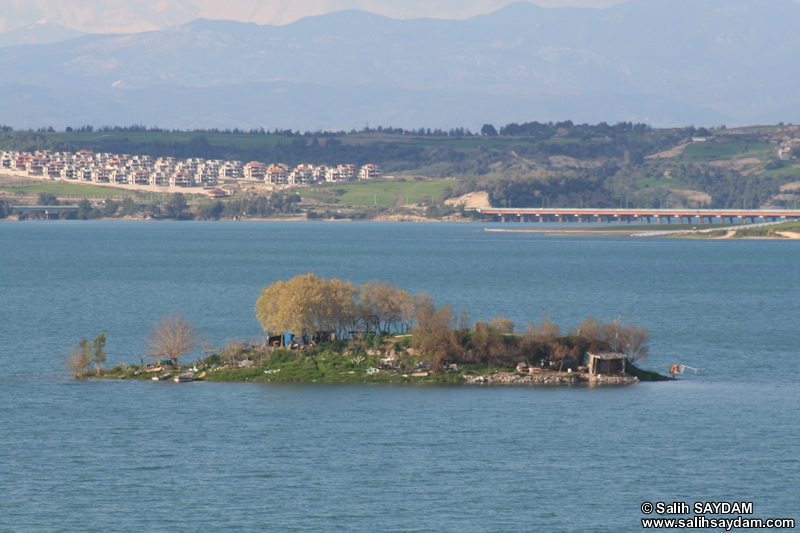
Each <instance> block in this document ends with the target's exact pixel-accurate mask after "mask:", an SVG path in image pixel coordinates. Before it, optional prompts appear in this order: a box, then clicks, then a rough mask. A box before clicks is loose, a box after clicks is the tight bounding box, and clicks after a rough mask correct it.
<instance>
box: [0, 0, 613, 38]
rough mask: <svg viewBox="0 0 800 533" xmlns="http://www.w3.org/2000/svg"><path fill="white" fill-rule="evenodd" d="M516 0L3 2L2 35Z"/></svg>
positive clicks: (587, 2)
mask: <svg viewBox="0 0 800 533" xmlns="http://www.w3.org/2000/svg"><path fill="white" fill-rule="evenodd" d="M513 1H514V0H0V32H4V31H8V30H12V29H14V28H18V27H21V26H26V25H29V24H33V23H34V22H40V21H45V20H46V21H48V22H54V23H57V24H61V25H62V26H66V27H68V28H72V29H76V30H81V31H85V32H90V33H128V32H138V31H148V30H155V29H159V28H166V27H169V26H176V25H180V24H185V23H186V22H189V21H191V20H194V19H196V18H200V17H203V18H209V19H228V20H238V21H242V22H255V23H257V24H287V23H289V22H293V21H295V20H297V19H299V18H302V17H306V16H310V15H321V14H324V13H330V12H333V11H341V10H343V9H363V10H365V11H371V12H373V13H379V14H382V15H386V16H389V17H392V18H416V17H435V18H457V19H463V18H467V17H471V16H473V15H478V14H482V13H489V12H491V11H494V10H496V9H499V8H501V7H503V6H505V5H507V4H510V3H512V2H513ZM624 1H626V0H535V1H533V3H535V4H538V5H541V6H545V7H566V6H573V7H593V8H603V7H608V6H611V5H614V4H619V3H622V2H624Z"/></svg>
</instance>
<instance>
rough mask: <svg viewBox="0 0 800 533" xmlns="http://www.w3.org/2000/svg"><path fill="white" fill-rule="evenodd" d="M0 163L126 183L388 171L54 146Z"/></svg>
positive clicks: (301, 179) (337, 176)
mask: <svg viewBox="0 0 800 533" xmlns="http://www.w3.org/2000/svg"><path fill="white" fill-rule="evenodd" d="M0 169H7V170H14V171H21V172H26V173H27V175H28V176H36V177H49V178H53V179H66V180H77V181H85V182H93V183H113V184H120V185H158V186H171V187H206V186H211V185H216V184H217V183H219V181H220V180H229V179H236V180H239V179H241V180H251V181H262V182H264V183H267V184H273V185H307V184H310V183H317V182H339V181H353V180H355V179H361V180H368V179H375V178H380V177H382V176H383V170H382V169H381V167H379V166H378V165H374V164H371V163H370V164H367V165H364V166H362V167H361V168H360V169H357V168H356V166H355V165H338V166H331V167H328V166H326V165H319V166H313V165H306V164H303V165H298V166H297V167H295V168H290V167H289V166H288V165H284V164H281V163H279V164H272V165H266V164H265V163H262V162H261V161H250V162H249V163H242V162H241V161H224V160H220V159H200V158H191V159H186V160H180V161H179V160H177V159H176V158H174V157H159V158H152V157H150V156H146V155H126V154H109V153H94V152H91V151H89V150H81V151H80V152H78V153H71V152H51V151H47V150H40V151H37V152H34V153H30V152H0Z"/></svg>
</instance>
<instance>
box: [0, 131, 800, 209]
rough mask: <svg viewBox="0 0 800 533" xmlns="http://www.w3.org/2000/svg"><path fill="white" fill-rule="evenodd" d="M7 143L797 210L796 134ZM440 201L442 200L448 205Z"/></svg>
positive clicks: (157, 135)
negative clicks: (358, 168)
mask: <svg viewBox="0 0 800 533" xmlns="http://www.w3.org/2000/svg"><path fill="white" fill-rule="evenodd" d="M4 129H5V130H6V131H3V132H2V133H0V150H17V151H35V150H41V149H48V150H54V151H71V152H74V151H78V150H83V149H87V150H92V151H95V152H110V153H126V154H141V155H145V154H146V155H150V156H153V157H164V156H172V157H177V158H189V157H200V158H205V159H227V160H239V161H244V162H248V161H253V160H255V161H262V162H265V163H267V164H270V163H286V164H288V165H292V166H294V165H298V164H301V163H310V164H314V165H319V164H325V165H336V164H340V163H353V164H356V165H364V164H366V163H376V164H378V165H381V166H382V167H383V168H384V171H385V174H387V175H389V176H394V177H397V178H410V177H416V178H420V177H422V178H426V179H437V178H454V180H453V181H452V182H451V186H450V187H449V188H448V189H447V191H446V193H445V196H458V195H461V194H465V193H468V192H472V191H478V190H483V191H487V192H488V193H489V197H490V201H491V203H492V205H495V206H509V207H525V206H534V207H535V206H543V205H549V206H551V207H559V206H581V205H592V206H598V207H601V206H619V205H620V204H625V203H627V205H629V206H642V207H659V206H664V207H667V206H680V205H697V206H706V207H733V206H763V207H784V206H794V205H795V204H796V201H797V193H798V189H800V187H796V186H795V185H797V184H796V183H795V182H800V165H799V164H798V161H797V156H798V154H800V131H798V127H796V126H784V125H777V126H762V127H751V128H740V129H735V130H734V129H731V130H728V129H725V128H724V127H722V128H717V129H711V130H709V129H705V128H694V127H686V128H674V129H653V128H650V127H649V126H647V125H644V124H632V123H630V122H621V123H617V124H614V125H609V124H606V123H600V124H594V125H590V124H574V123H572V122H570V121H564V122H559V123H552V122H548V123H539V122H524V123H510V124H506V125H502V126H497V127H496V126H494V125H491V124H486V125H484V126H483V128H482V129H481V131H480V132H470V131H469V130H467V129H464V128H456V129H452V130H448V131H442V130H430V129H427V128H419V129H417V130H403V129H399V128H391V127H377V128H364V129H362V130H361V131H351V132H307V133H299V132H292V131H272V132H267V131H264V130H253V131H248V132H244V131H239V130H216V129H212V130H195V131H191V132H183V131H163V130H158V129H148V128H145V127H142V126H132V127H124V128H123V127H105V128H99V129H95V128H92V127H86V126H84V127H76V128H69V129H70V130H71V131H67V132H55V131H46V130H43V131H39V132H19V131H8V130H9V129H8V128H4ZM442 199H444V198H442Z"/></svg>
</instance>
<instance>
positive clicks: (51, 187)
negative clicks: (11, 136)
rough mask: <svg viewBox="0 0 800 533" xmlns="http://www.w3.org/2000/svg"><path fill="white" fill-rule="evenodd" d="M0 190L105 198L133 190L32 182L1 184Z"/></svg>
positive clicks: (124, 194)
mask: <svg viewBox="0 0 800 533" xmlns="http://www.w3.org/2000/svg"><path fill="white" fill-rule="evenodd" d="M0 190H3V191H9V192H16V193H21V194H39V193H45V194H54V195H56V196H78V197H89V198H98V197H102V198H107V197H110V196H131V195H135V194H136V193H135V192H134V191H129V190H126V189H117V188H113V187H100V186H98V185H79V184H72V183H47V182H42V183H34V184H31V185H2V186H0Z"/></svg>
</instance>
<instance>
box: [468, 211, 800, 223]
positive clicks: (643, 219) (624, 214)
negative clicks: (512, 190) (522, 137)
mask: <svg viewBox="0 0 800 533" xmlns="http://www.w3.org/2000/svg"><path fill="white" fill-rule="evenodd" d="M476 211H478V212H479V213H483V214H484V215H490V216H494V217H495V219H496V220H499V221H501V222H616V223H619V224H622V223H628V224H630V223H631V222H636V223H639V224H650V223H651V222H653V221H655V222H656V223H658V224H670V223H672V222H673V221H677V223H679V224H683V223H684V221H685V223H686V224H693V223H698V224H706V223H709V224H713V223H714V222H715V221H718V222H719V223H721V224H725V223H726V220H727V221H728V223H730V224H734V223H735V222H737V221H738V222H741V223H742V224H746V223H748V221H749V222H750V223H755V222H756V221H761V222H776V221H781V220H798V219H800V209H689V208H681V209H622V208H620V209H605V208H603V209H599V208H592V207H584V208H568V207H555V208H553V207H543V208H539V207H530V208H528V207H491V208H487V209H476Z"/></svg>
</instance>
